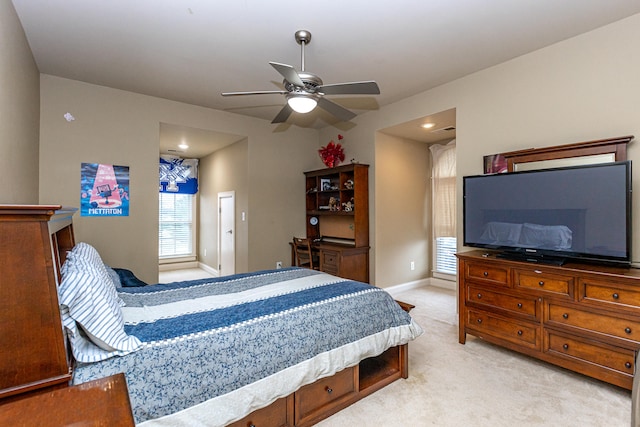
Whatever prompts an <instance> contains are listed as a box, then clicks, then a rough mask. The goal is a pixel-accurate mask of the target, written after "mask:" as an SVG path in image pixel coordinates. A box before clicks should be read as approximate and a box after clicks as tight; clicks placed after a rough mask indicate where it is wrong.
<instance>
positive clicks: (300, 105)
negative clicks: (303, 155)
mask: <svg viewBox="0 0 640 427" xmlns="http://www.w3.org/2000/svg"><path fill="white" fill-rule="evenodd" d="M295 39H296V42H298V44H299V45H300V46H301V66H300V71H296V70H295V69H294V68H293V67H292V66H291V65H287V64H280V63H278V62H269V64H271V66H272V67H273V68H275V69H276V71H277V72H279V73H280V74H281V75H282V77H284V81H283V82H282V83H283V84H284V88H285V89H286V90H260V91H252V92H223V93H222V96H237V95H265V94H274V93H279V94H282V95H284V96H285V98H286V99H287V103H286V104H285V106H284V107H283V108H282V110H280V112H279V113H278V115H277V116H276V117H275V118H274V119H273V120H272V121H271V123H283V122H285V121H286V120H287V119H288V118H289V116H290V115H291V113H292V112H293V111H296V112H298V113H308V112H310V111H312V110H313V109H314V108H315V107H316V105H319V106H320V108H322V109H324V110H326V111H328V112H329V113H331V114H333V115H334V116H335V117H337V118H338V119H340V120H342V121H345V122H346V121H349V120H351V119H352V118H354V117H355V116H356V114H355V113H353V112H351V111H349V110H347V109H346V108H344V107H342V106H340V105H338V104H336V103H335V102H333V101H330V100H328V99H326V98H325V97H324V96H325V95H379V94H380V88H378V84H377V83H376V82H374V81H363V82H351V83H336V84H330V85H325V84H323V82H322V79H321V78H320V77H318V76H317V75H315V74H313V73H310V72H308V71H305V69H304V47H305V45H307V44H309V42H310V41H311V33H310V32H309V31H306V30H299V31H297V32H296V34H295Z"/></svg>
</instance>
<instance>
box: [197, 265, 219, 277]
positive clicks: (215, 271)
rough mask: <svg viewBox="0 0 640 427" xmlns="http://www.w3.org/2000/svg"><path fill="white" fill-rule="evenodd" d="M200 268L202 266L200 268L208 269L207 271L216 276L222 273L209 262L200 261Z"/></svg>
mask: <svg viewBox="0 0 640 427" xmlns="http://www.w3.org/2000/svg"><path fill="white" fill-rule="evenodd" d="M198 268H200V269H202V270H204V271H206V272H207V273H209V274H211V275H213V276H215V277H218V276H219V275H220V273H219V272H218V270H216V269H215V268H213V267H210V266H208V265H207V264H203V263H201V262H199V263H198Z"/></svg>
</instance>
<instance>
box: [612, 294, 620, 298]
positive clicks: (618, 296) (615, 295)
mask: <svg viewBox="0 0 640 427" xmlns="http://www.w3.org/2000/svg"><path fill="white" fill-rule="evenodd" d="M612 296H613V299H618V298H620V295H618V294H617V293H615V294H613V295H612Z"/></svg>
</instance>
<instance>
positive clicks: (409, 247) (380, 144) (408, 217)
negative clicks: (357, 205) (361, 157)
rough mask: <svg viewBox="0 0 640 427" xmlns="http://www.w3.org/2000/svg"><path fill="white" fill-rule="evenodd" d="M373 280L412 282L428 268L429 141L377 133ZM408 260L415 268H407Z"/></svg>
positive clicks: (425, 274) (378, 282)
mask: <svg viewBox="0 0 640 427" xmlns="http://www.w3.org/2000/svg"><path fill="white" fill-rule="evenodd" d="M375 153H376V168H375V182H376V184H377V185H376V193H375V197H374V200H373V201H374V204H375V212H376V222H375V227H372V228H371V229H372V230H375V231H374V232H375V234H376V246H375V248H376V250H375V251H373V255H374V256H375V265H379V264H385V265H387V266H389V268H388V269H386V270H378V271H377V272H376V276H375V283H376V285H377V286H380V287H385V286H390V285H396V284H399V283H406V282H412V281H415V280H420V279H422V278H425V277H428V276H430V274H431V273H430V272H431V250H430V249H431V248H430V241H431V237H430V236H431V214H430V204H431V191H430V188H431V187H430V183H431V180H430V177H431V160H430V159H431V156H430V154H429V146H428V145H427V144H425V143H422V142H416V141H411V140H408V139H402V138H398V137H394V136H389V135H385V134H383V133H380V134H378V135H377V137H376V144H375ZM411 261H414V263H415V270H411V269H410V264H411Z"/></svg>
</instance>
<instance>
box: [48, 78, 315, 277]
mask: <svg viewBox="0 0 640 427" xmlns="http://www.w3.org/2000/svg"><path fill="white" fill-rule="evenodd" d="M65 112H70V113H72V114H73V115H74V116H75V117H76V120H75V121H73V122H71V123H68V122H67V121H66V120H64V118H63V114H64V113H65ZM40 123H41V125H40V126H41V127H40V203H61V204H64V205H69V206H78V204H79V198H80V194H79V179H80V164H81V163H83V162H90V163H106V164H116V165H125V166H129V167H130V179H131V184H130V195H131V204H130V215H129V216H128V217H122V218H96V217H79V216H76V218H75V219H74V223H75V230H76V235H77V239H78V240H79V241H86V242H88V243H91V244H93V245H94V246H96V247H97V249H98V250H99V251H100V253H101V254H102V255H103V257H104V259H105V262H106V263H107V264H110V265H113V266H117V267H124V268H129V269H131V270H133V271H135V272H136V274H138V275H139V277H140V278H141V279H142V280H145V281H147V282H155V281H157V277H158V262H157V257H158V237H157V229H158V154H159V148H158V144H159V129H160V123H173V124H176V125H183V126H188V127H193V128H199V129H205V130H215V131H219V132H224V133H230V134H236V135H246V136H247V141H248V157H247V169H248V182H247V186H248V188H249V191H248V193H249V194H248V202H247V205H248V206H247V221H248V224H247V227H248V231H247V234H248V242H247V247H248V248H249V249H248V255H247V256H248V260H247V263H246V264H247V268H248V269H250V270H256V269H261V268H271V267H272V266H274V265H275V262H276V261H278V260H286V259H287V257H288V256H289V245H288V241H289V240H290V238H291V237H290V236H291V235H292V234H294V233H296V232H299V231H300V230H304V208H303V206H304V181H303V175H302V172H303V170H305V168H306V167H307V166H308V165H309V164H310V163H312V162H311V161H310V159H311V158H313V157H312V156H313V154H311V155H310V154H309V153H314V150H315V148H316V145H317V132H316V131H314V130H308V129H300V128H296V127H291V128H289V129H288V130H287V131H286V132H275V131H274V127H273V125H271V124H270V123H269V122H268V121H265V120H259V119H253V118H248V117H244V116H240V115H237V114H232V113H226V112H222V111H217V110H211V109H207V108H202V107H196V106H193V105H188V104H183V103H179V102H173V101H168V100H165V99H159V98H153V97H149V96H143V95H139V94H135V93H131V92H125V91H121V90H115V89H110V88H106V87H102V86H96V85H90V84H86V83H82V82H78V81H73V80H67V79H62V78H58V77H54V76H49V75H42V76H41V121H40Z"/></svg>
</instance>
